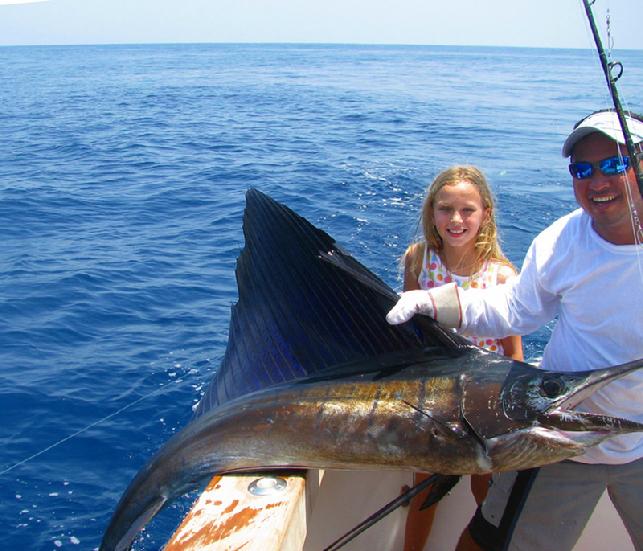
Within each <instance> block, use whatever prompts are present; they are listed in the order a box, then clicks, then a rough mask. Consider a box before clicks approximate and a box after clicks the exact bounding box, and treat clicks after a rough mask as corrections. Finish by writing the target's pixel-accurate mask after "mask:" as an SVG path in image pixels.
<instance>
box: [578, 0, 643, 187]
mask: <svg viewBox="0 0 643 551" xmlns="http://www.w3.org/2000/svg"><path fill="white" fill-rule="evenodd" d="M595 1H596V0H583V5H584V6H585V13H586V14H587V19H588V20H589V26H590V28H591V29H592V34H593V35H594V42H595V43H596V49H597V50H598V57H599V58H600V60H601V67H602V68H603V73H604V74H605V79H606V80H607V87H608V88H609V91H610V94H611V96H612V101H613V102H614V109H615V110H616V114H617V115H618V122H619V123H620V125H621V130H622V131H623V136H624V137H625V145H626V146H627V153H628V155H629V156H630V159H631V160H632V167H633V169H634V175H635V176H636V182H637V184H638V186H639V193H640V194H641V196H642V197H643V169H642V168H641V163H640V162H639V161H640V158H641V154H640V153H637V152H636V149H635V147H634V142H633V141H632V134H630V131H629V129H628V127H627V121H626V119H625V114H624V113H623V106H622V105H621V100H620V99H619V97H618V89H617V88H616V81H617V80H618V79H619V78H620V77H621V75H622V74H623V64H622V63H621V62H620V61H608V60H607V54H606V53H605V50H604V49H603V43H602V42H601V37H600V35H599V34H598V29H597V28H596V21H595V20H594V14H593V13H592V6H593V5H594V2H595ZM614 68H617V69H618V74H617V75H616V77H614V75H612V69H614Z"/></svg>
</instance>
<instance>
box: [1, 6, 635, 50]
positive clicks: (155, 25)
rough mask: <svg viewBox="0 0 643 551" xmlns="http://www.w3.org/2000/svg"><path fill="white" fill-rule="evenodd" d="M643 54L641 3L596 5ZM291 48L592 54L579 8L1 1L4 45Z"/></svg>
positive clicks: (601, 22) (619, 40)
mask: <svg viewBox="0 0 643 551" xmlns="http://www.w3.org/2000/svg"><path fill="white" fill-rule="evenodd" d="M592 9H593V11H594V15H595V17H596V22H597V25H598V28H599V29H600V31H601V35H602V38H603V41H604V42H605V43H606V44H607V37H606V34H607V33H606V23H605V21H606V13H607V10H608V9H609V13H610V21H611V24H610V29H611V35H612V37H613V47H614V49H615V50H618V49H632V48H634V49H641V50H643V32H641V25H640V21H641V15H642V14H643V0H596V2H595V4H594V5H593V7H592ZM168 42H169V43H180V42H291V43H292V42H296V43H345V44H426V45H472V46H474V45H475V46H480V45H483V46H527V47H553V48H594V43H593V39H592V36H591V33H590V31H589V25H588V23H587V19H586V17H585V12H584V8H583V6H582V0H317V1H312V0H0V46H2V45H30V44H39V45H40V44H123V43H127V44H139V43H168Z"/></svg>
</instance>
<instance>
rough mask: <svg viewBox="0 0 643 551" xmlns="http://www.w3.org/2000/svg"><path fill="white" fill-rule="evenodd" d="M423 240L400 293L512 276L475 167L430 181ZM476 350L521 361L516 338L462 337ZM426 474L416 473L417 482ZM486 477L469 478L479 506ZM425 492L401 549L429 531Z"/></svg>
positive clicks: (488, 283) (415, 503)
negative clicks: (467, 339) (488, 351)
mask: <svg viewBox="0 0 643 551" xmlns="http://www.w3.org/2000/svg"><path fill="white" fill-rule="evenodd" d="M421 225H422V233H423V239H421V240H420V241H417V242H415V243H412V244H411V245H410V246H409V247H408V249H407V250H406V253H405V254H404V291H412V290H415V289H430V288H432V287H439V286H440V285H444V284H446V283H451V282H455V283H456V284H457V285H459V286H460V287H462V288H464V289H467V288H469V287H480V288H485V287H492V286H494V285H499V284H502V283H505V282H506V281H507V280H508V279H509V278H511V277H513V276H515V275H516V272H515V270H514V268H513V266H512V265H511V263H510V262H509V261H508V260H507V258H506V257H505V256H504V254H503V253H502V250H501V249H500V245H499V244H498V237H497V228H496V220H495V215H494V204H493V197H492V195H491V190H490V189H489V185H488V184H487V181H486V179H485V177H484V175H483V174H482V172H480V170H478V169H477V168H475V167H472V166H454V167H451V168H449V169H447V170H445V171H444V172H441V173H440V174H439V175H438V176H437V178H436V179H435V180H434V181H433V183H432V184H431V186H430V187H429V190H428V192H427V195H426V197H425V199H424V203H423V205H422V218H421ZM467 338H469V339H470V340H471V341H473V342H474V343H475V344H477V345H478V346H481V347H483V348H486V349H487V350H491V351H493V352H496V353H498V354H504V355H505V356H510V357H512V358H514V359H519V360H522V359H523V355H522V343H521V339H520V337H517V336H509V337H506V338H504V339H491V338H487V337H485V336H475V337H467ZM427 476H428V475H427V474H423V473H416V475H415V481H416V484H417V483H418V482H420V481H421V480H423V479H424V478H426V477H427ZM488 481H489V476H487V475H484V476H473V477H472V478H471V490H472V492H473V494H474V496H475V498H476V501H477V502H478V503H480V502H481V501H482V499H484V496H485V494H486V488H487V486H488ZM428 491H429V490H426V491H425V492H422V493H421V494H419V495H418V496H416V497H415V498H414V499H412V500H411V503H410V507H409V513H408V517H407V521H406V530H405V541H404V551H422V549H423V548H424V544H425V542H426V540H427V538H428V535H429V532H430V531H431V525H432V523H433V517H434V515H435V506H433V507H429V508H428V509H425V510H423V511H420V510H419V507H421V505H422V503H423V502H424V500H425V499H426V495H427V494H428Z"/></svg>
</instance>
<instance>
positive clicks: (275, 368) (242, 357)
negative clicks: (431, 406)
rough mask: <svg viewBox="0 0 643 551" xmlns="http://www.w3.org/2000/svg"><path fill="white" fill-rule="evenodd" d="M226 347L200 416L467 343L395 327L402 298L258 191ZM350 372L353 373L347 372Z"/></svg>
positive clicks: (412, 326)
mask: <svg viewBox="0 0 643 551" xmlns="http://www.w3.org/2000/svg"><path fill="white" fill-rule="evenodd" d="M243 233H244V237H245V246H244V248H243V250H242V252H241V254H240V255H239V259H238V261H237V268H236V277H237V285H238V288H239V300H238V302H237V304H235V305H234V306H233V307H232V315H231V320H230V331H229V339H228V346H227V349H226V352H225V356H224V359H223V361H222V363H221V366H220V368H219V369H218V371H217V372H216V374H215V376H214V378H213V381H212V382H211V384H210V387H209V389H208V390H207V392H206V394H205V395H204V397H203V398H202V400H201V402H200V404H199V407H198V409H197V415H199V414H202V413H203V412H205V411H207V410H209V409H211V408H212V407H214V406H216V405H218V404H220V403H223V402H225V401H228V400H231V399H233V398H236V397H239V396H242V395H244V394H248V393H251V392H255V391H257V390H260V389H262V388H266V387H268V386H273V385H277V384H282V383H285V382H289V381H294V380H297V379H301V378H306V377H311V376H320V375H323V374H324V373H325V372H330V371H332V372H333V373H334V374H337V372H338V370H341V369H347V370H350V369H352V368H353V367H352V366H354V365H355V364H356V362H360V361H361V360H364V359H367V358H371V357H373V358H374V357H381V356H387V355H388V356H389V357H390V356H391V355H393V356H394V355H395V354H396V353H405V354H406V353H409V352H412V351H413V350H416V351H418V352H420V351H423V350H426V349H427V348H430V349H431V350H434V351H435V353H436V354H440V355H445V354H446V355H451V356H452V355H454V354H457V353H458V350H459V348H461V347H462V346H464V345H463V340H462V339H461V338H460V337H458V336H456V335H454V334H453V333H451V332H449V331H446V330H444V329H442V328H441V327H440V326H438V325H437V324H436V323H434V322H433V321H432V320H428V319H416V320H414V322H412V323H408V324H405V325H403V326H391V325H389V324H388V323H387V322H386V320H385V315H386V313H387V312H388V311H389V310H390V309H391V308H392V307H393V305H394V304H395V301H396V299H397V295H396V293H395V292H394V291H393V290H392V289H391V288H390V287H389V286H387V285H386V284H385V283H384V282H383V281H382V280H381V279H379V278H378V277H377V276H376V275H375V274H373V273H372V272H370V271H369V270H368V269H367V268H366V267H364V266H363V265H362V264H360V263H359V262H358V261H357V260H355V259H354V258H353V257H352V256H350V255H349V254H347V253H346V252H344V251H342V250H341V249H340V248H339V247H338V245H337V243H336V242H335V240H334V239H333V238H332V237H331V236H329V235H328V234H327V233H326V232H324V231H322V230H320V229H318V228H316V227H315V226H313V225H312V224H311V223H310V222H308V221H307V220H306V219H305V218H303V217H301V216H299V215H298V214H296V213H295V212H293V211H292V210H290V209H289V208H288V207H286V206H284V205H282V204H280V203H278V202H276V201H274V200H273V199H271V198H270V197H268V196H267V195H265V194H263V193H261V192H260V191H258V190H256V189H250V190H249V191H248V192H247V194H246V208H245V211H244V217H243ZM343 366H346V367H345V368H344V367H343Z"/></svg>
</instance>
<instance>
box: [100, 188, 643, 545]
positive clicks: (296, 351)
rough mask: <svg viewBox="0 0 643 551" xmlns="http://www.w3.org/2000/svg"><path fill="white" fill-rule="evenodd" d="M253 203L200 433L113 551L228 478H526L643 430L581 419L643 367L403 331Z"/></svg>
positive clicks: (170, 465)
mask: <svg viewBox="0 0 643 551" xmlns="http://www.w3.org/2000/svg"><path fill="white" fill-rule="evenodd" d="M246 199H247V202H246V210H245V213H244V235H245V240H246V245H245V248H244V250H243V251H242V253H241V255H240V257H239V260H238V263H237V282H238V287H239V301H238V303H237V304H236V305H235V306H234V307H233V309H232V317H231V323H230V337H229V342H228V347H227V349H226V354H225V357H224V360H223V362H222V365H221V367H220V369H219V370H218V371H217V374H216V375H215V377H214V380H213V381H212V384H211V385H210V388H209V389H208V391H207V393H206V394H205V396H204V397H203V399H202V401H201V403H200V404H199V407H198V409H197V415H196V417H195V419H194V420H193V421H192V422H191V423H190V424H188V426H187V427H185V429H183V430H182V431H181V432H180V433H178V434H177V435H176V436H174V437H173V438H172V439H171V440H169V441H168V442H167V444H166V445H165V446H164V447H163V448H162V449H161V450H160V451H159V452H158V453H157V455H156V456H155V457H154V458H152V460H151V461H150V462H149V463H148V464H147V465H146V466H145V467H144V468H143V469H142V470H141V471H140V472H139V473H138V475H137V476H136V477H135V479H134V480H133V481H132V483H131V484H130V486H129V487H128V489H127V490H126V491H125V493H124V494H123V497H122V498H121V500H120V502H119V504H118V506H117V509H116V511H115V513H114V515H113V517H112V520H111V522H110V525H109V527H108V528H107V531H106V532H105V535H104V538H103V542H102V544H101V550H104V551H106V550H113V549H116V550H121V549H128V548H129V546H130V544H131V542H132V540H133V539H134V537H135V536H136V533H137V532H138V531H139V530H140V529H142V528H143V527H144V525H145V524H146V523H147V522H148V521H149V520H150V519H151V518H152V517H153V516H154V515H155V514H156V513H157V512H158V511H159V510H160V509H161V508H162V507H163V506H164V505H165V504H167V502H168V501H170V500H172V499H173V498H175V497H177V496H179V495H181V494H183V493H185V492H187V491H188V490H190V489H193V488H194V487H195V486H196V485H197V484H199V483H200V482H201V481H202V480H203V479H204V478H205V477H209V476H211V475H213V474H215V473H230V472H243V471H256V470H266V469H279V468H288V469H291V468H324V469H380V468H381V469H398V470H399V469H409V470H423V471H430V472H437V473H441V474H445V475H449V474H456V475H459V474H472V473H483V472H490V471H502V470H513V469H523V468H529V467H534V466H539V465H543V464H547V463H551V462H555V461H560V460H562V459H566V458H570V457H573V456H575V455H578V454H580V453H582V452H583V451H584V449H585V448H586V447H588V446H592V445H595V444H597V443H598V442H600V441H602V440H603V439H605V438H607V437H609V436H612V435H615V434H621V433H625V432H633V431H642V430H643V425H642V424H640V423H636V422H633V421H628V420H624V419H618V418H612V417H607V416H601V415H593V414H588V413H581V412H575V411H574V410H573V407H574V406H575V405H576V404H577V403H578V402H580V401H581V400H582V399H583V398H584V397H586V396H587V395H588V394H589V393H591V392H595V391H596V390H598V389H599V388H600V387H602V386H603V385H605V384H608V383H609V382H610V381H611V380H614V379H615V378H618V377H621V376H623V375H625V374H627V373H630V372H632V371H633V370H635V369H638V368H640V367H641V366H643V360H639V361H636V362H632V363H630V364H627V365H623V366H616V367H610V368H607V369H603V370H595V371H587V372H575V373H555V372H545V371H542V370H539V369H536V368H534V367H532V366H529V365H528V364H525V363H522V362H516V361H513V360H510V359H507V358H504V357H501V356H498V355H495V354H492V353H489V352H486V351H484V350H481V349H479V348H477V347H475V346H473V345H471V344H469V343H468V342H467V341H466V340H465V339H462V338H461V337H459V336H457V335H455V334H454V333H452V332H450V331H447V330H444V329H442V328H441V327H439V326H438V325H437V324H436V323H435V322H433V320H430V319H427V318H422V317H416V318H415V319H414V320H412V321H411V322H409V323H408V324H405V325H403V326H390V325H388V324H387V323H386V321H385V319H384V316H385V314H386V312H388V310H389V309H390V308H391V307H392V306H393V304H395V301H396V295H395V293H394V292H393V291H392V290H391V289H390V288H389V287H387V286H386V285H385V284H384V283H383V282H382V281H381V280H379V279H378V278H377V277H376V276H374V275H373V274H372V273H371V272H369V271H368V270H367V269H366V268H365V267H364V266H362V265H361V264H359V263H358V262H357V261H356V260H355V259H353V258H352V257H351V256H349V255H347V254H346V253H344V252H343V251H341V250H340V249H339V248H338V247H337V245H336V243H335V242H334V240H333V239H332V238H331V237H330V236H328V235H327V234H326V233H324V232H323V231H321V230H319V229H317V228H315V227H314V226H312V225H311V224H310V223H309V222H307V221H306V220H305V219H303V218H301V217H300V216H298V215H297V214H295V213H294V212H292V211H291V210H290V209H288V208H287V207H285V206H283V205H281V204H279V203H277V202H275V201H273V200H272V199H270V198H269V197H267V196H266V195H264V194H262V193H260V192H259V191H256V190H250V191H249V192H248V194H247V197H246Z"/></svg>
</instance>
